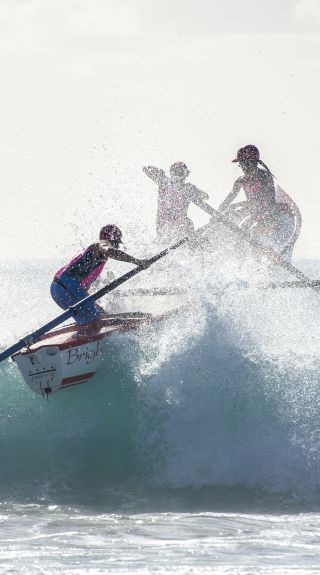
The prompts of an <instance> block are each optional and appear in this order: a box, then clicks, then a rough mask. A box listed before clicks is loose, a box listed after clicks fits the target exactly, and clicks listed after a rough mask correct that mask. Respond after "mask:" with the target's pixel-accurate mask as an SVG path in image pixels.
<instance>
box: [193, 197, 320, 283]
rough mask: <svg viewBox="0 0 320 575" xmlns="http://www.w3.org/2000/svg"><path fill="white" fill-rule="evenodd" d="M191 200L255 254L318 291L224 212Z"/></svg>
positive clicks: (306, 278)
mask: <svg viewBox="0 0 320 575" xmlns="http://www.w3.org/2000/svg"><path fill="white" fill-rule="evenodd" d="M193 202H194V203H195V204H196V205H197V206H199V208H201V209H202V210H204V211H205V212H207V214H209V215H210V216H212V218H213V219H215V220H216V221H218V222H220V223H222V224H223V225H224V226H225V227H226V228H227V229H229V230H232V231H233V232H235V233H237V234H238V235H239V236H240V237H241V238H243V239H244V240H245V241H246V242H247V243H248V244H250V246H251V247H253V248H254V250H255V252H256V253H257V255H259V256H260V257H261V256H266V257H267V258H268V259H269V261H271V262H272V263H273V264H275V265H277V266H279V267H281V268H283V269H285V270H286V271H287V272H289V273H290V274H292V275H294V276H295V277H297V278H298V279H299V280H301V281H303V282H305V283H307V284H308V285H309V287H311V288H312V289H315V290H317V291H318V287H319V286H316V285H312V280H311V279H310V278H308V277H307V276H306V275H305V274H304V273H303V272H302V271H300V270H299V269H298V268H296V267H295V266H293V265H292V264H290V263H289V262H287V261H286V260H285V259H284V258H283V257H282V256H280V255H279V254H278V253H277V252H276V251H275V250H274V249H272V248H271V247H266V246H263V245H262V244H260V242H259V241H258V240H256V239H255V238H252V237H251V236H250V235H249V234H248V233H246V232H244V231H243V230H242V229H241V228H239V226H237V224H235V223H233V222H231V221H230V220H228V218H226V216H225V215H224V214H222V213H220V212H218V210H215V209H214V208H212V207H211V206H209V204H207V203H206V202H204V201H203V200H200V199H198V198H197V199H196V200H195V199H194V200H193Z"/></svg>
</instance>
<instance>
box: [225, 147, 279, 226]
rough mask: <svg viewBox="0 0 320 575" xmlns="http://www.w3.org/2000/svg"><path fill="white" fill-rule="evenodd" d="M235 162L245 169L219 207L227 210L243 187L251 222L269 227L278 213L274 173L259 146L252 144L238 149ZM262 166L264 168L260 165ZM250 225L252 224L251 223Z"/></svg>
mask: <svg viewBox="0 0 320 575" xmlns="http://www.w3.org/2000/svg"><path fill="white" fill-rule="evenodd" d="M232 161H233V162H237V163H238V164H239V166H240V168H241V169H242V171H243V174H244V175H243V176H240V178H238V179H237V180H236V181H235V183H234V185H233V188H232V191H231V192H230V194H229V195H228V196H227V197H226V199H225V200H224V202H223V203H222V204H221V206H220V207H219V210H220V211H222V212H223V211H225V210H226V209H227V208H229V206H230V204H231V203H232V202H233V200H234V199H235V198H236V197H237V195H238V194H239V192H240V190H241V189H243V190H244V192H245V195H246V200H247V201H246V208H249V212H250V214H251V224H252V223H253V222H257V223H258V224H260V225H259V229H260V230H262V229H268V228H270V227H271V226H272V224H273V222H274V218H275V216H276V213H277V202H276V192H275V186H274V181H273V174H272V173H271V172H270V170H269V168H268V166H266V164H264V163H263V162H262V160H260V152H259V150H258V148H257V147H256V146H254V145H252V144H249V145H247V146H244V147H243V148H240V149H239V150H238V153H237V156H236V158H235V159H234V160H232ZM260 166H262V168H261V167H260ZM249 225H250V224H249Z"/></svg>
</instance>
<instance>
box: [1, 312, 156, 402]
mask: <svg viewBox="0 0 320 575" xmlns="http://www.w3.org/2000/svg"><path fill="white" fill-rule="evenodd" d="M163 317H164V316H158V317H152V316H150V315H149V314H139V313H136V314H134V313H131V314H119V316H118V319H117V318H114V317H113V318H109V319H107V320H105V322H104V325H103V327H102V328H101V330H100V331H99V333H96V334H93V335H80V334H79V333H78V328H77V326H76V324H72V325H69V326H65V327H63V328H59V329H56V330H52V331H51V332H49V333H48V334H47V335H46V336H43V337H42V338H39V340H38V341H37V342H36V343H34V344H32V345H31V346H30V347H28V348H24V349H23V350H22V351H20V352H19V353H16V354H14V355H13V356H12V359H13V360H14V361H15V363H16V364H17V366H18V368H19V370H20V372H21V374H22V376H23V378H24V380H25V382H26V383H27V384H28V386H29V387H30V388H31V389H32V391H33V392H35V393H37V394H41V395H49V394H50V393H53V392H56V391H59V390H61V389H65V388H67V387H70V386H74V385H77V384H79V383H84V382H86V381H88V380H89V379H91V378H92V377H93V376H94V375H95V373H96V372H97V370H98V369H99V367H100V363H101V359H102V357H103V356H105V357H106V344H107V338H108V337H109V336H111V335H112V334H114V333H123V332H126V331H130V330H134V329H137V328H138V327H139V326H140V325H141V324H142V323H148V322H151V321H156V320H160V319H162V318H163Z"/></svg>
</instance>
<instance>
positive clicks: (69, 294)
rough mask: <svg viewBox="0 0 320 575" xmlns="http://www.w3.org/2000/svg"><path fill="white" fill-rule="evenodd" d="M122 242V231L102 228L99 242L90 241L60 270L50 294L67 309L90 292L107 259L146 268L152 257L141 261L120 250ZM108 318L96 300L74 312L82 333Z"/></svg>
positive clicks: (91, 330) (98, 325) (99, 324)
mask: <svg viewBox="0 0 320 575" xmlns="http://www.w3.org/2000/svg"><path fill="white" fill-rule="evenodd" d="M121 243H122V232H121V230H120V229H119V228H118V227H117V226H115V225H113V224H108V225H106V226H104V227H103V228H101V230H100V233H99V241H98V242H95V243H93V244H90V245H89V246H88V247H87V248H86V249H84V250H83V251H82V252H80V253H79V254H77V255H76V256H74V257H73V258H72V260H71V261H70V262H69V263H68V264H66V265H65V266H64V267H62V268H61V269H59V270H58V271H57V272H56V273H55V275H54V278H53V281H52V284H51V289H50V291H51V296H52V298H53V299H54V301H55V302H56V303H57V304H58V306H60V307H61V308H62V309H68V308H69V307H70V306H72V305H74V304H75V303H77V302H78V301H80V300H82V299H84V298H85V297H87V296H88V295H89V293H88V289H89V288H90V286H91V284H92V283H93V282H94V280H96V279H97V278H98V277H99V276H100V274H101V272H102V270H103V268H104V266H105V264H106V262H107V260H108V259H109V258H112V259H114V260H119V261H122V262H128V263H131V264H135V265H136V266H141V267H143V268H147V267H148V266H149V260H146V259H145V260H140V259H138V258H135V257H133V256H130V255H129V254H127V253H126V252H123V251H121V250H119V245H120V244H121ZM104 317H107V316H106V314H105V312H104V310H103V309H102V308H101V307H100V306H99V305H98V304H96V303H94V302H92V301H91V302H88V303H86V304H85V305H83V306H81V307H80V308H79V309H78V310H77V313H76V315H75V321H76V323H77V324H78V325H79V326H83V330H80V331H81V333H82V332H86V333H87V332H88V331H90V332H95V331H98V330H99V328H100V326H101V319H103V318H104Z"/></svg>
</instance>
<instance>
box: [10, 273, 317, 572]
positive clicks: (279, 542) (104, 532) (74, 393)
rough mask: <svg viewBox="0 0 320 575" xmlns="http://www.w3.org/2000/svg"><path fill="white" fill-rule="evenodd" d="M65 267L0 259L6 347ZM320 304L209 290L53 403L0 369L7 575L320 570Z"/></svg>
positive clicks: (45, 301) (46, 312)
mask: <svg viewBox="0 0 320 575" xmlns="http://www.w3.org/2000/svg"><path fill="white" fill-rule="evenodd" d="M299 265H302V266H303V267H304V269H305V270H306V271H307V272H308V273H310V274H312V275H313V276H314V277H316V276H317V269H318V265H317V264H316V263H315V262H302V263H301V262H300V264H299ZM53 270H54V264H52V263H50V262H45V263H43V262H42V263H41V264H39V265H38V266H37V267H36V266H33V267H32V266H31V264H29V263H25V265H24V266H22V265H21V263H19V264H17V265H13V264H6V263H4V262H3V263H2V264H1V272H2V278H3V291H2V302H1V309H2V324H3V329H4V332H3V333H4V336H3V345H2V346H1V348H2V349H3V348H4V347H6V346H7V345H10V344H11V343H13V342H14V341H15V339H19V338H20V337H21V336H23V335H25V333H27V332H30V331H31V330H32V329H35V328H36V327H38V326H39V325H41V324H42V323H45V321H47V320H49V319H51V318H52V317H54V315H55V314H56V313H57V312H58V310H57V308H56V307H55V304H54V303H53V302H51V301H50V297H49V293H48V284H49V281H50V277H51V275H52V271H53ZM207 280H208V278H207ZM220 287H221V286H220ZM198 288H199V284H198ZM199 290H200V288H199V289H198V292H199ZM200 291H201V290H200ZM318 298H319V296H318V294H317V293H316V292H311V290H287V291H285V290H282V291H281V293H279V292H278V291H277V290H273V291H272V292H271V291H268V292H266V291H264V292H263V293H262V292H261V291H259V290H256V289H254V290H243V289H235V288H234V287H233V288H232V289H229V288H226V287H225V286H224V287H223V288H221V289H217V286H215V289H212V291H211V290H210V285H209V283H208V281H207V282H206V284H205V288H204V289H203V290H202V291H201V297H199V293H197V297H196V298H195V300H194V305H193V306H192V307H190V308H189V309H188V310H187V311H185V312H184V313H183V315H181V316H177V317H175V318H172V319H171V320H167V321H165V322H163V323H162V324H161V325H160V324H159V325H157V326H150V327H148V328H144V329H143V330H141V331H139V332H137V333H135V334H131V335H123V336H117V337H115V338H114V339H113V340H112V341H111V340H110V343H109V347H108V353H107V354H106V356H105V358H104V362H103V365H102V369H101V370H100V372H99V373H98V375H97V376H96V377H95V378H94V379H93V380H92V381H91V382H88V383H87V384H84V385H83V386H77V387H75V388H73V389H69V390H64V391H61V392H59V393H57V394H55V395H53V396H52V397H51V398H50V399H49V400H48V401H47V400H46V399H42V398H39V396H36V395H33V393H32V392H31V390H30V389H29V388H28V387H27V386H26V384H25V383H24V382H23V381H22V379H21V376H20V374H19V372H18V371H17V369H16V367H15V366H14V364H12V362H8V361H7V362H5V363H3V364H2V365H1V366H0V392H1V407H0V413H1V417H0V435H1V444H0V461H1V469H0V485H1V506H0V520H1V521H0V540H1V551H0V565H1V572H2V573H38V572H39V573H42V572H43V573H70V574H75V573H81V574H82V573H90V574H93V573H219V574H220V573H228V574H249V573H250V574H253V573H254V574H256V573H261V574H266V573H268V574H269V573H281V574H286V573H308V574H311V573H319V572H320V559H319V557H320V553H319V541H320V538H319V520H320V513H319V507H320V490H319V477H320V473H319V472H320V463H319V454H320V417H319V401H320V400H319V351H320V350H319V347H320V344H319V342H320V339H319V336H320V328H319V321H318V318H319V312H320V306H319V301H320V299H319V301H318Z"/></svg>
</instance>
